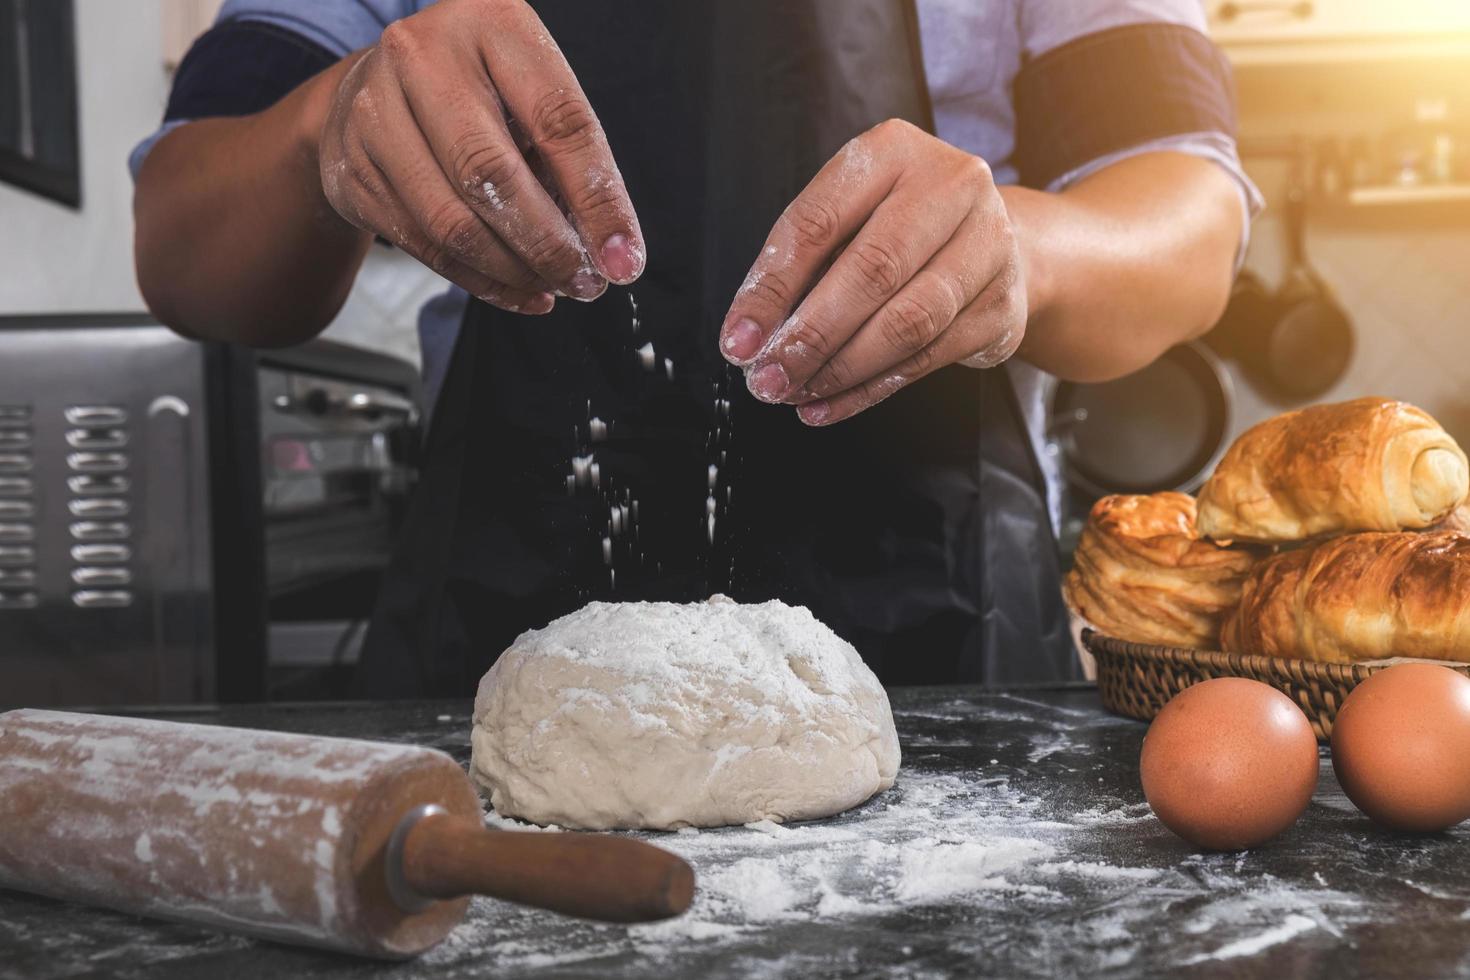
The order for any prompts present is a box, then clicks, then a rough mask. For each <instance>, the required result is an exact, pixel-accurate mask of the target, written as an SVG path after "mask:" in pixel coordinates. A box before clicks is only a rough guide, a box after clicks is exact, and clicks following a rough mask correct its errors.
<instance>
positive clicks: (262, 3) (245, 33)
mask: <svg viewBox="0 0 1470 980" xmlns="http://www.w3.org/2000/svg"><path fill="white" fill-rule="evenodd" d="M417 8H418V3H416V2H415V0H311V2H309V3H303V2H301V0H225V3H224V5H223V6H222V7H221V8H220V12H219V17H218V18H217V19H216V21H215V24H214V26H213V27H211V28H210V29H209V30H208V31H206V32H205V33H204V35H202V36H201V37H200V38H199V39H198V40H197V41H195V42H194V44H193V46H192V47H191V48H190V49H189V52H188V54H186V55H185V56H184V60H183V61H182V62H181V63H180V65H179V69H178V71H177V72H176V73H175V75H174V81H173V86H172V89H171V90H170V92H169V99H168V106H167V108H166V109H165V111H164V117H163V123H162V125H161V126H160V127H159V128H158V130H156V131H155V132H154V133H152V134H151V135H150V136H148V137H147V138H146V139H144V140H143V141H142V142H141V143H139V144H138V145H137V146H136V147H135V148H134V149H133V151H132V153H130V154H129V156H128V167H129V169H130V170H131V171H132V173H133V176H134V177H136V176H137V175H138V171H139V169H140V168H141V167H142V166H143V161H144V160H145V159H147V156H148V153H149V152H150V151H151V150H152V149H153V147H154V145H155V144H156V143H157V142H158V141H159V140H160V139H162V138H163V137H164V136H165V135H166V134H167V133H169V132H170V131H172V130H174V129H176V128H178V127H179V126H181V125H183V124H184V123H187V122H189V121H192V120H195V119H207V118H213V117H219V116H243V115H248V114H250V113H253V112H260V111H261V110H263V109H267V108H269V107H270V106H272V105H274V104H275V103H276V102H277V101H279V100H280V99H281V98H283V97H284V96H285V95H286V94H287V93H289V92H290V91H291V90H292V89H294V88H296V87H297V86H298V85H300V84H301V83H302V82H304V81H306V80H307V79H308V78H310V77H312V76H313V75H315V74H317V73H318V72H320V71H322V70H323V69H325V68H327V67H329V66H330V65H332V64H334V63H336V62H337V61H339V60H341V59H342V58H343V57H345V56H346V55H347V54H349V53H351V52H353V51H356V50H358V49H359V48H364V47H367V46H368V45H371V44H374V43H376V42H377V40H378V38H379V36H381V34H382V32H383V29H384V28H385V27H387V26H388V25H389V24H391V23H392V22H393V21H395V20H398V19H401V18H403V17H407V16H409V15H410V14H412V13H414V11H415V10H416V9H417Z"/></svg>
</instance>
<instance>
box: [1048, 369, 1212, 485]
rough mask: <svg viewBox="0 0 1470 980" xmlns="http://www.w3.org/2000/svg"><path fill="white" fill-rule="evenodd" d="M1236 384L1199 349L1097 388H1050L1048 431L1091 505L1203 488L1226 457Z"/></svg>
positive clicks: (1066, 384) (1068, 384)
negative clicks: (1112, 497) (1122, 496)
mask: <svg viewBox="0 0 1470 980" xmlns="http://www.w3.org/2000/svg"><path fill="white" fill-rule="evenodd" d="M1234 400H1235V398H1234V385H1233V383H1232V381H1231V378H1230V375H1229V374H1228V373H1227V372H1226V371H1225V369H1224V367H1223V366H1222V365H1221V363H1220V360H1219V358H1217V357H1216V356H1215V355H1214V353H1213V352H1212V351H1211V350H1210V349H1209V348H1208V347H1206V346H1205V345H1204V344H1202V343H1198V342H1194V343H1189V344H1182V345H1180V346H1178V347H1175V348H1172V349H1171V350H1169V351H1168V352H1167V353H1165V354H1164V355H1163V356H1162V357H1160V358H1159V359H1158V360H1157V361H1155V362H1154V363H1152V364H1150V365H1149V366H1148V367H1146V368H1144V369H1142V370H1141V371H1137V372H1135V373H1133V374H1130V375H1128V376H1126V377H1123V378H1118V379H1117V380H1114V381H1107V382H1103V383H1100V384H1074V383H1071V382H1060V383H1058V384H1056V385H1055V386H1054V387H1053V388H1052V390H1051V397H1050V425H1049V432H1050V436H1051V439H1052V441H1053V444H1054V445H1056V446H1057V447H1058V449H1059V451H1060V453H1061V455H1062V461H1063V469H1064V472H1065V474H1066V477H1067V480H1068V482H1069V483H1070V484H1071V485H1072V486H1073V487H1075V488H1076V489H1077V490H1079V491H1081V492H1082V494H1083V495H1084V496H1085V497H1086V498H1087V500H1086V503H1087V504H1088V505H1090V504H1091V502H1092V501H1093V500H1095V499H1097V498H1098V497H1102V496H1105V495H1107V494H1110V493H1154V492H1156V491H1160V490H1181V491H1184V492H1186V493H1190V492H1193V491H1194V490H1196V489H1198V488H1199V486H1200V484H1202V483H1203V482H1204V480H1205V478H1206V477H1207V476H1209V474H1210V472H1211V471H1212V470H1213V469H1214V467H1215V463H1217V462H1218V461H1219V459H1220V456H1221V455H1222V454H1223V453H1224V451H1225V448H1226V444H1227V439H1228V436H1229V433H1230V427H1231V415H1232V408H1233V405H1234Z"/></svg>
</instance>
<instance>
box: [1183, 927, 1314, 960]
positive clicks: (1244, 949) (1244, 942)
mask: <svg viewBox="0 0 1470 980" xmlns="http://www.w3.org/2000/svg"><path fill="white" fill-rule="evenodd" d="M1315 928H1317V923H1316V921H1314V920H1312V919H1309V918H1307V917H1306V916H1305V915H1290V916H1287V917H1286V921H1285V922H1283V923H1281V925H1279V926H1277V927H1276V928H1274V929H1267V930H1266V931H1265V932H1263V933H1260V934H1259V935H1256V936H1250V937H1248V938H1246V939H1237V940H1236V941H1235V942H1233V943H1226V944H1225V945H1224V946H1221V947H1220V948H1219V949H1217V950H1215V951H1214V952H1213V953H1200V954H1199V955H1197V956H1191V957H1190V958H1189V959H1187V960H1185V961H1184V962H1183V964H1182V965H1184V966H1193V965H1195V964H1197V963H1204V962H1207V961H1209V960H1232V959H1235V958H1237V957H1240V956H1254V955H1256V954H1257V953H1259V952H1261V951H1262V950H1264V949H1270V948H1271V947H1272V946H1279V945H1280V944H1282V943H1284V942H1286V941H1287V940H1288V939H1295V938H1296V937H1297V936H1300V935H1301V934H1302V933H1304V932H1311V931H1312V930H1313V929H1315Z"/></svg>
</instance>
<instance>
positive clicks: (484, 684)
mask: <svg viewBox="0 0 1470 980" xmlns="http://www.w3.org/2000/svg"><path fill="white" fill-rule="evenodd" d="M474 717H475V726H474V731H473V733H472V736H471V739H472V742H473V747H474V754H473V757H472V759H471V764H470V771H471V773H472V775H473V776H474V778H475V781H476V782H477V783H478V784H479V785H480V786H481V787H483V788H484V789H486V790H488V791H489V794H490V801H491V803H492V804H493V805H494V807H495V809H496V811H497V812H499V813H501V814H504V815H506V816H512V817H519V818H521V819H524V820H529V821H532V822H534V823H540V824H548V823H554V824H559V825H561V826H565V827H579V828H584V829H589V830H607V829H612V828H654V829H671V828H677V827H684V826H691V827H717V826H723V825H726V824H743V823H750V822H752V821H755V820H765V819H770V820H776V821H784V820H806V819H811V818H815V817H826V816H831V815H832V814H834V813H838V812H841V811H842V810H846V809H848V808H849V807H853V806H856V805H857V804H859V803H861V802H863V801H864V800H866V799H867V798H868V797H870V796H872V795H873V794H874V793H878V792H880V791H882V790H885V789H887V788H888V787H890V786H892V785H893V780H894V776H895V775H896V773H897V771H898V757H899V753H898V736H897V734H896V733H895V731H894V728H893V714H892V712H891V711H890V709H889V707H888V696H887V695H886V694H885V693H884V691H883V687H882V686H881V685H880V684H879V683H878V679H877V678H876V677H874V676H873V672H872V671H870V670H869V669H868V667H867V665H866V664H864V663H863V661H862V659H861V658H860V657H859V656H858V653H857V651H856V650H854V649H853V648H852V645H851V644H849V643H847V642H846V641H844V640H843V639H841V638H840V637H839V636H837V634H835V633H833V632H832V631H831V630H830V629H828V628H827V627H826V626H824V625H822V624H821V623H820V622H818V621H817V619H816V618H815V617H814V616H812V614H811V613H810V612H808V611H807V610H806V609H805V608H802V607H799V606H798V607H791V606H788V605H786V604H784V603H781V602H766V603H761V604H758V605H742V604H739V603H736V602H734V601H732V600H730V599H726V598H725V597H723V596H716V597H714V598H712V599H711V600H709V601H708V602H698V603H690V604H688V605H679V604H675V603H667V602H627V603H605V602H594V603H591V604H590V605H588V606H585V607H584V608H582V609H580V610H578V611H577V612H574V613H571V614H570V615H567V616H563V617H562V618H561V619H558V620H556V621H555V622H553V623H552V624H551V625H549V626H547V627H546V628H545V629H539V630H530V631H528V632H526V633H524V634H522V635H521V636H520V637H519V638H518V639H517V640H516V641H515V643H513V644H512V645H511V647H510V649H509V650H507V651H506V652H505V653H504V654H503V655H502V656H501V657H500V659H499V660H497V661H496V662H495V665H494V666H493V667H491V668H490V671H489V673H487V674H486V675H485V677H484V679H482V680H481V681H480V689H479V692H478V694H477V696H476V698H475V715H474Z"/></svg>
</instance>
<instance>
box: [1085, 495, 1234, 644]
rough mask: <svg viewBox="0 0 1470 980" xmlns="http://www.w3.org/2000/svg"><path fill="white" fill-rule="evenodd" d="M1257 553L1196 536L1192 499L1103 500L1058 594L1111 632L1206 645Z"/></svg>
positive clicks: (1143, 639) (1155, 640) (1133, 637)
mask: <svg viewBox="0 0 1470 980" xmlns="http://www.w3.org/2000/svg"><path fill="white" fill-rule="evenodd" d="M1257 558H1258V555H1257V554H1256V553H1255V552H1253V551H1249V550H1246V549H1230V548H1222V547H1221V546H1219V545H1217V544H1214V543H1213V542H1210V541H1204V540H1201V539H1200V536H1199V534H1198V533H1197V532H1196V530H1195V503H1194V498H1193V497H1189V496H1186V495H1185V494H1182V493H1156V494H1152V495H1150V496H1121V495H1119V496H1112V497H1104V498H1103V499H1101V500H1099V501H1098V502H1097V503H1096V504H1094V505H1093V508H1092V513H1091V514H1090V515H1089V516H1088V520H1087V525H1086V527H1085V528H1083V531H1082V538H1081V540H1080V541H1079V542H1078V545H1077V552H1076V555H1075V557H1074V564H1073V566H1072V570H1071V571H1070V572H1068V573H1067V578H1066V581H1065V582H1064V583H1063V594H1064V595H1065V596H1066V599H1067V603H1068V605H1070V606H1071V607H1072V611H1073V612H1075V613H1076V614H1077V615H1078V616H1081V617H1082V618H1083V619H1085V620H1087V621H1088V622H1089V623H1091V624H1092V625H1093V626H1095V627H1096V628H1097V629H1099V630H1101V631H1102V632H1104V633H1107V634H1109V635H1110V636H1116V637H1118V638H1120V639H1124V640H1131V641H1133V642H1135V643H1159V644H1165V645H1168V646H1177V647H1193V648H1210V647H1213V646H1214V645H1215V642H1216V638H1217V637H1218V636H1219V633H1220V622H1221V620H1222V619H1223V618H1224V616H1225V613H1226V612H1227V611H1228V610H1229V609H1231V608H1232V607H1233V606H1234V605H1235V603H1236V601H1237V600H1238V599H1239V598H1240V587H1241V583H1242V582H1243V580H1244V579H1245V576H1246V573H1248V572H1249V571H1250V569H1251V567H1252V566H1253V565H1254V564H1255V562H1256V560H1257Z"/></svg>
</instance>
